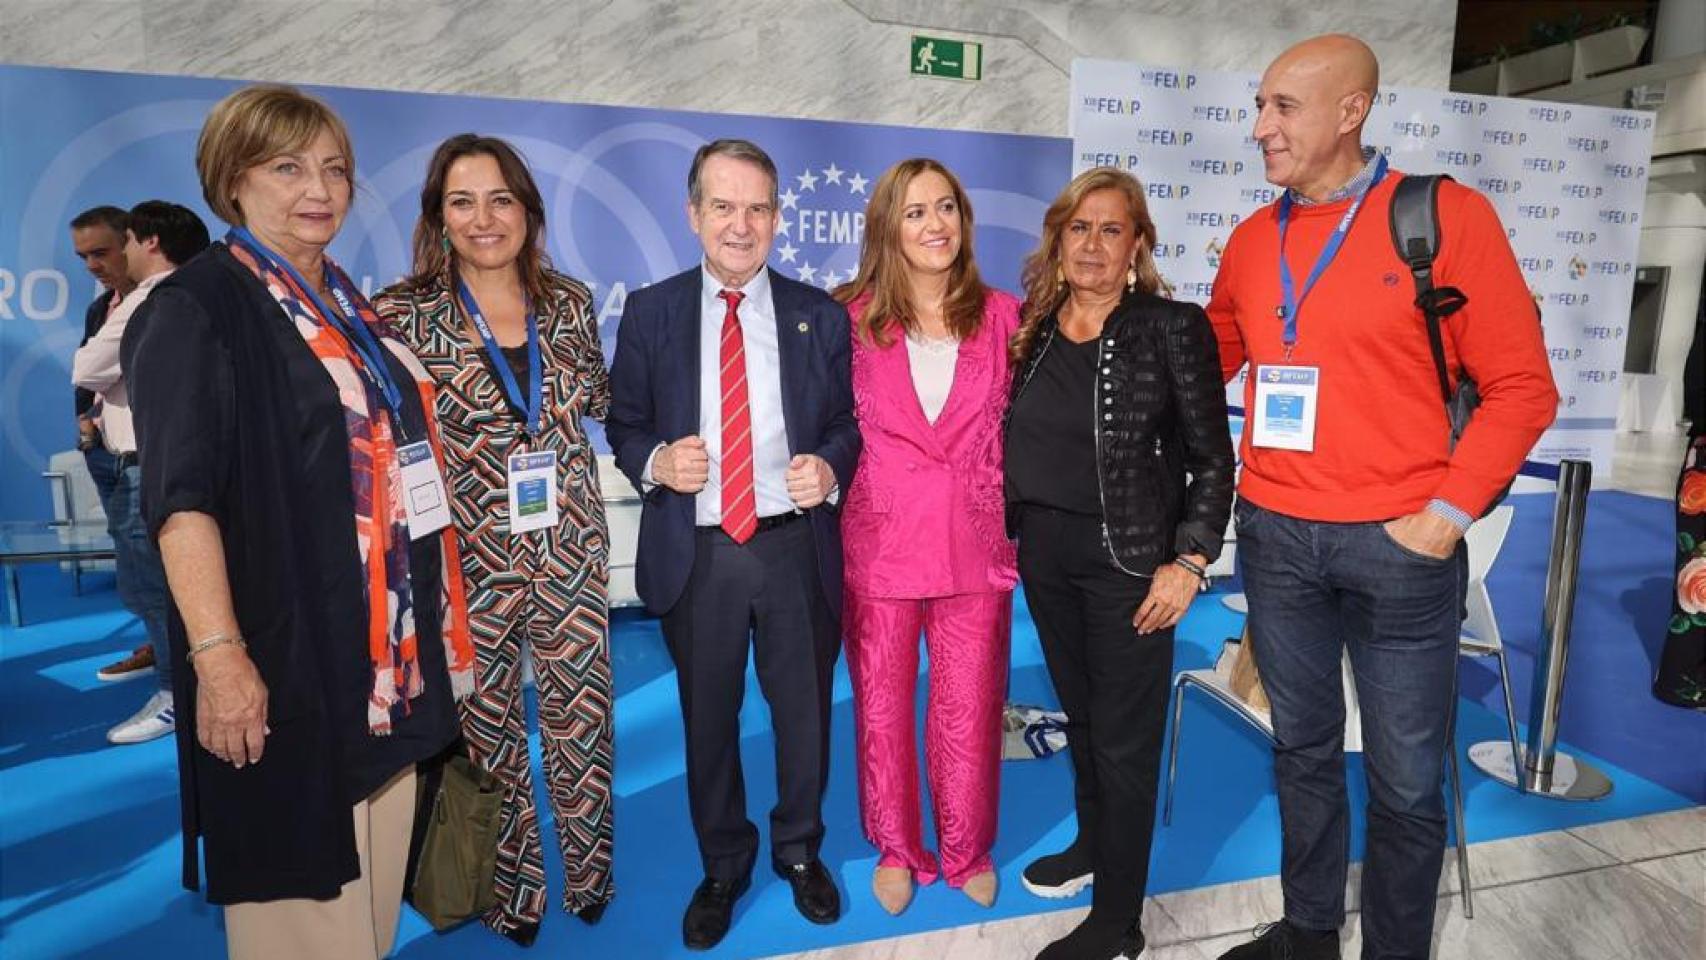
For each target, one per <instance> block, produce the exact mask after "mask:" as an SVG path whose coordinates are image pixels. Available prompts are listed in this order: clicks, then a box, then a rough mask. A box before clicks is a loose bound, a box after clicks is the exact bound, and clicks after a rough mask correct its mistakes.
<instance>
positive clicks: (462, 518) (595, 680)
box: [373, 271, 613, 934]
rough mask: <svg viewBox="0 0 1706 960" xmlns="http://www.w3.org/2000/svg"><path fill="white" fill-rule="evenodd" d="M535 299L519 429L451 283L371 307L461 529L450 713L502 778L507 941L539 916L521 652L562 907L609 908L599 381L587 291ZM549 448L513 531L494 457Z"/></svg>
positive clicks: (541, 887)
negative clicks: (432, 444)
mask: <svg viewBox="0 0 1706 960" xmlns="http://www.w3.org/2000/svg"><path fill="white" fill-rule="evenodd" d="M546 284H547V286H548V287H549V289H550V292H551V296H550V298H549V302H548V303H546V304H543V305H536V307H535V309H536V312H537V314H538V325H539V341H540V342H539V346H540V360H541V367H542V369H543V377H544V385H543V403H544V408H545V418H544V419H545V427H544V429H543V430H542V431H541V432H540V433H539V435H538V436H536V437H533V436H529V435H528V433H527V431H526V429H525V427H524V425H523V422H522V418H521V417H520V416H518V415H517V414H516V413H515V411H514V410H513V409H512V408H511V407H510V405H509V402H508V401H507V400H506V398H505V395H504V389H503V386H502V384H501V382H500V381H499V380H498V379H497V377H496V375H495V374H494V372H493V368H492V366H491V363H490V361H489V359H488V357H487V355H486V352H485V350H484V348H483V346H482V344H481V340H480V337H479V335H478V334H477V333H475V332H474V331H473V330H472V328H471V327H470V325H469V322H468V318H467V317H466V316H465V315H464V313H463V311H462V309H461V308H460V306H458V305H457V304H456V296H455V293H454V289H453V288H452V287H451V286H450V285H449V282H448V278H443V279H441V280H439V281H437V282H434V283H432V284H430V285H427V286H422V287H407V286H402V285H399V286H396V287H391V288H389V289H387V290H385V291H383V292H381V293H380V294H379V295H378V296H377V297H375V298H374V300H373V305H374V308H375V309H376V310H377V311H378V312H379V314H380V316H382V317H385V318H386V319H388V320H390V321H392V322H393V323H395V324H396V325H397V327H398V330H399V332H400V333H401V335H402V338H403V340H404V341H406V342H407V343H408V344H409V346H410V347H412V348H413V349H414V351H415V353H416V354H417V355H418V356H419V357H420V359H421V363H422V364H424V365H425V366H426V369H427V371H428V372H429V373H431V374H432V377H433V380H434V381H435V382H436V383H437V385H438V394H437V405H438V416H439V422H440V424H441V425H442V430H443V434H444V454H445V470H446V473H447V476H446V477H445V480H446V483H447V485H448V486H449V488H450V494H451V512H452V515H453V516H454V518H455V523H456V529H457V532H458V533H459V534H460V541H461V548H462V575H463V579H464V581H465V582H466V585H467V590H468V619H469V624H470V626H471V628H472V632H473V640H474V649H475V656H476V673H477V677H478V680H477V686H476V690H475V692H474V695H473V696H471V697H469V698H468V699H467V700H466V701H464V702H463V703H462V704H461V706H462V712H461V718H462V732H463V735H464V737H465V738H466V740H467V742H468V747H469V750H470V752H471V754H472V755H473V757H474V759H475V760H477V761H478V762H479V763H480V764H481V765H482V766H483V767H484V768H485V769H487V770H490V771H491V772H492V773H493V774H495V775H496V776H497V777H498V778H499V779H500V780H502V781H503V784H504V788H505V791H504V807H503V814H502V818H501V819H502V822H501V825H500V828H499V833H498V854H497V874H496V878H495V883H496V886H497V897H498V899H497V905H496V906H495V907H493V908H492V910H491V911H490V912H489V913H487V915H486V916H485V917H484V918H483V919H484V921H485V923H486V925H487V926H489V927H491V928H492V929H494V930H496V931H498V932H500V933H505V934H512V933H514V932H516V931H525V930H526V928H528V927H529V926H532V928H533V931H537V924H538V923H539V922H540V920H541V919H542V918H543V916H544V912H545V865H544V858H543V853H542V851H541V844H540V838H539V820H538V815H537V812H536V808H535V806H534V799H533V776H532V770H531V767H530V765H529V760H528V749H527V712H526V705H525V701H524V699H523V697H522V690H521V681H522V645H523V643H525V644H527V647H528V650H529V652H530V654H531V656H532V660H533V671H534V675H535V677H536V682H537V690H538V700H539V734H540V736H539V739H540V743H541V747H542V751H541V752H542V753H543V755H544V759H545V779H546V791H547V794H548V796H549V798H550V802H551V812H552V815H553V817H554V819H555V820H556V827H557V841H558V844H559V845H560V846H561V848H562V856H563V873H564V876H565V878H566V884H565V885H566V888H567V889H565V890H564V891H563V905H564V908H565V909H566V910H568V911H570V912H571V913H579V912H582V911H585V910H586V909H587V908H589V907H590V908H594V909H597V907H598V905H600V904H603V903H604V902H606V901H608V900H609V899H610V896H611V894H612V892H613V890H612V888H611V884H610V846H611V815H612V811H613V806H612V803H611V795H610V787H611V779H610V778H611V772H610V763H611V743H610V738H611V673H610V651H609V646H608V641H607V637H606V629H605V628H606V625H607V616H606V578H607V575H608V572H609V568H608V563H609V555H608V550H607V533H606V529H605V522H604V501H603V499H602V495H601V494H600V492H599V484H598V466H597V460H596V458H595V456H594V454H593V450H592V446H591V443H590V442H589V441H588V439H587V435H586V431H585V429H584V428H583V426H582V421H583V419H584V418H586V417H592V418H593V419H596V420H603V419H604V416H605V413H606V411H607V410H608V409H609V406H610V387H609V381H608V379H607V377H606V373H605V368H604V355H603V351H602V349H601V347H600V343H599V338H598V328H597V322H596V320H594V319H593V316H592V313H591V311H590V309H589V302H590V295H589V293H588V292H587V289H586V287H585V286H583V285H581V284H580V283H579V282H577V281H575V280H572V279H570V278H568V277H566V276H563V275H561V274H558V273H553V272H549V271H547V273H546ZM545 450H550V451H554V452H555V453H556V454H557V478H558V486H557V508H558V514H559V518H560V519H559V520H558V523H557V525H556V526H555V527H554V528H550V529H546V530H537V531H532V532H529V533H524V534H519V535H515V536H512V535H511V534H510V530H509V501H508V497H507V493H506V482H507V481H506V467H507V458H508V456H509V455H511V454H515V453H527V452H535V451H545Z"/></svg>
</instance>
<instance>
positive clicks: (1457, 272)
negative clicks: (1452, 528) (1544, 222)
mask: <svg viewBox="0 0 1706 960" xmlns="http://www.w3.org/2000/svg"><path fill="white" fill-rule="evenodd" d="M1400 176H1401V175H1400V174H1398V173H1397V172H1396V171H1394V172H1393V173H1390V174H1388V175H1387V176H1386V178H1385V179H1383V180H1382V181H1381V182H1380V183H1379V184H1378V185H1377V186H1376V187H1375V188H1374V190H1373V191H1372V192H1371V193H1370V194H1369V198H1368V201H1367V202H1366V203H1365V204H1364V205H1363V209H1362V211H1361V212H1360V213H1359V214H1358V215H1357V219H1356V223H1355V224H1354V225H1353V226H1352V227H1351V231H1350V234H1349V235H1348V236H1347V237H1346V238H1345V243H1344V246H1343V247H1341V248H1340V250H1339V255H1338V257H1337V258H1336V259H1335V260H1334V261H1333V263H1332V265H1331V266H1330V267H1328V268H1327V270H1326V272H1325V273H1323V274H1322V275H1321V278H1320V280H1319V281H1317V282H1316V284H1315V287H1314V289H1313V290H1311V291H1310V292H1309V296H1308V297H1307V298H1306V299H1305V300H1304V301H1303V303H1302V305H1301V306H1300V307H1299V309H1298V321H1297V323H1298V338H1297V345H1296V347H1295V349H1294V350H1293V351H1292V357H1291V360H1290V362H1291V363H1293V364H1298V365H1307V366H1315V367H1319V368H1320V370H1321V379H1320V383H1321V387H1320V389H1321V394H1320V402H1319V404H1318V407H1317V409H1318V415H1317V420H1316V426H1315V449H1314V451H1312V452H1309V453H1303V452H1297V451H1291V450H1274V449H1266V448H1260V447H1256V448H1252V447H1251V445H1250V439H1251V435H1252V433H1253V432H1254V431H1253V429H1252V428H1251V426H1250V425H1249V424H1246V426H1245V430H1244V438H1243V442H1242V445H1241V450H1240V454H1241V456H1242V459H1243V467H1244V469H1243V475H1242V479H1241V480H1240V482H1239V490H1238V492H1239V494H1240V495H1241V496H1246V497H1249V499H1250V501H1251V502H1252V503H1255V504H1257V505H1258V506H1261V507H1263V508H1265V509H1269V510H1273V511H1276V512H1278V513H1283V514H1287V515H1289V516H1294V517H1300V518H1303V519H1308V520H1324V521H1332V522H1358V521H1370V520H1385V519H1391V518H1393V517H1398V516H1402V515H1404V514H1407V513H1414V512H1416V511H1417V510H1420V509H1422V508H1423V507H1424V506H1426V505H1427V503H1428V501H1429V500H1430V499H1432V498H1434V497H1438V498H1440V499H1442V500H1444V501H1446V502H1447V503H1450V504H1452V505H1453V506H1455V507H1458V508H1459V509H1461V510H1463V511H1465V512H1466V513H1468V514H1470V515H1471V516H1479V515H1480V514H1481V513H1482V511H1483V510H1484V509H1485V508H1486V507H1487V505H1488V504H1489V503H1490V502H1491V501H1492V499H1493V497H1494V496H1495V495H1496V494H1497V493H1498V491H1499V490H1500V489H1502V488H1503V487H1504V486H1505V484H1507V483H1509V482H1510V479H1511V477H1513V476H1514V475H1515V474H1516V471H1517V469H1518V468H1519V467H1520V466H1521V465H1522V461H1523V457H1525V456H1526V455H1527V453H1528V451H1529V449H1530V448H1531V447H1533V446H1534V443H1535V441H1536V440H1538V439H1539V438H1540V434H1541V433H1542V432H1543V431H1545V429H1546V428H1547V427H1548V426H1549V425H1551V423H1552V418H1553V416H1554V415H1555V414H1556V412H1557V407H1558V391H1557V389H1556V388H1555V387H1554V386H1553V384H1552V371H1551V367H1550V365H1549V363H1548V361H1547V356H1546V346H1545V343H1544V341H1543V340H1542V337H1541V328H1540V319H1539V314H1538V312H1537V311H1536V310H1535V308H1534V301H1533V300H1532V299H1531V297H1530V295H1529V292H1528V286H1527V284H1526V283H1525V282H1524V280H1523V276H1522V271H1521V270H1520V269H1519V268H1518V266H1517V262H1516V257H1515V255H1514V254H1513V253H1512V252H1511V248H1510V243H1509V242H1508V241H1507V240H1506V239H1505V231H1504V227H1503V226H1502V225H1501V224H1500V223H1499V218H1498V215H1497V214H1496V213H1494V212H1493V208H1492V205H1491V204H1489V203H1488V202H1487V200H1486V198H1485V197H1482V196H1481V195H1480V194H1479V193H1476V192H1475V191H1473V190H1471V189H1469V188H1467V187H1464V186H1461V185H1459V184H1456V183H1451V182H1447V183H1443V184H1442V185H1441V187H1440V192H1439V219H1440V245H1439V256H1438V258H1437V259H1436V261H1435V263H1434V278H1435V280H1434V282H1435V284H1436V285H1437V286H1454V287H1457V288H1458V289H1460V290H1462V291H1463V292H1464V293H1465V294H1467V295H1468V297H1469V303H1468V305H1467V306H1465V307H1464V308H1463V309H1462V310H1459V311H1458V312H1457V313H1456V314H1454V315H1453V316H1452V317H1451V318H1450V319H1449V320H1447V321H1446V325H1445V354H1446V360H1447V365H1448V366H1449V367H1450V369H1451V370H1452V373H1453V382H1454V383H1455V379H1456V374H1457V371H1459V370H1467V371H1468V372H1469V375H1470V377H1471V378H1472V379H1474V381H1475V383H1476V385H1477V386H1478V387H1479V388H1480V391H1481V396H1482V403H1481V407H1480V409H1478V410H1477V411H1476V412H1475V416H1474V419H1473V420H1471V421H1470V425H1469V429H1468V430H1467V432H1465V433H1464V435H1463V437H1462V439H1461V440H1460V441H1459V442H1458V445H1457V449H1456V451H1455V452H1452V450H1451V449H1450V447H1451V429H1450V425H1449V423H1448V421H1447V419H1446V413H1445V404H1444V401H1443V400H1442V399H1441V397H1440V392H1439V379H1438V375H1437V374H1436V373H1435V372H1434V362H1433V354H1432V353H1431V351H1430V350H1429V348H1428V334H1427V325H1426V322H1425V320H1424V319H1423V317H1422V313H1421V311H1420V310H1418V309H1416V308H1415V306H1414V305H1413V301H1414V299H1415V283H1414V281H1413V280H1412V279H1411V277H1410V271H1409V268H1408V267H1407V266H1405V264H1404V262H1403V261H1402V260H1400V259H1399V258H1398V254H1397V252H1396V251H1395V250H1394V249H1393V245H1392V235H1391V228H1390V226H1389V217H1388V211H1389V209H1390V207H1391V203H1392V190H1393V186H1394V185H1395V184H1396V183H1397V182H1398V179H1399V177H1400ZM1350 203H1351V201H1349V200H1343V201H1339V202H1336V203H1325V204H1319V205H1310V206H1294V207H1293V208H1292V214H1291V226H1290V229H1289V230H1288V231H1287V237H1286V260H1287V261H1288V262H1289V264H1290V266H1291V274H1292V276H1293V278H1295V279H1296V281H1297V284H1298V289H1299V290H1300V291H1301V289H1302V285H1303V283H1304V281H1305V279H1306V278H1307V277H1308V276H1309V272H1310V270H1311V269H1312V268H1313V267H1314V265H1315V259H1316V257H1318V256H1319V255H1320V253H1321V249H1322V248H1323V247H1324V246H1325V245H1326V243H1327V238H1328V237H1329V236H1330V235H1331V234H1332V232H1333V230H1334V229H1335V228H1336V227H1337V226H1338V223H1339V219H1340V217H1341V216H1343V214H1344V212H1345V210H1346V209H1347V208H1348V207H1349V206H1350ZM1277 212H1278V204H1277V203H1273V204H1269V205H1267V206H1265V207H1263V208H1262V209H1260V210H1258V211H1256V212H1255V213H1254V214H1253V215H1252V216H1251V217H1250V219H1248V220H1246V221H1244V222H1243V223H1241V224H1239V225H1238V228H1237V229H1236V230H1234V231H1233V233H1232V238H1231V240H1230V241H1228V243H1227V245H1226V250H1225V252H1224V254H1223V255H1222V257H1221V262H1220V273H1219V275H1218V276H1216V278H1215V282H1214V296H1213V298H1212V300H1211V301H1210V303H1209V305H1208V315H1209V319H1210V320H1211V321H1212V322H1213V324H1214V330H1215V335H1216V336H1217V337H1218V338H1219V341H1220V364H1221V367H1222V372H1223V373H1224V374H1225V375H1226V378H1227V379H1228V380H1231V379H1232V377H1233V376H1235V375H1236V374H1237V372H1238V369H1239V368H1240V367H1242V366H1243V365H1244V362H1245V360H1246V359H1248V360H1249V361H1250V363H1251V366H1252V367H1255V366H1257V365H1262V364H1283V363H1286V362H1287V361H1286V359H1285V351H1284V346H1283V343H1282V341H1281V322H1280V320H1279V318H1278V317H1277V316H1276V315H1275V308H1276V307H1277V306H1279V304H1280V302H1281V294H1280V280H1279V225H1278V218H1277ZM1254 395H1255V382H1254V379H1253V378H1246V382H1245V385H1244V407H1245V409H1246V410H1251V409H1253V403H1252V401H1253V398H1254Z"/></svg>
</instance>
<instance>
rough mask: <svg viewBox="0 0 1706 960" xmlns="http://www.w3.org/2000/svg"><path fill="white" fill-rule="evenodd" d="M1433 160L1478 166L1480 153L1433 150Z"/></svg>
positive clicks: (1448, 164) (1449, 163)
mask: <svg viewBox="0 0 1706 960" xmlns="http://www.w3.org/2000/svg"><path fill="white" fill-rule="evenodd" d="M1388 155H1390V152H1389V153H1388ZM1434 162H1435V163H1437V164H1440V165H1442V166H1447V167H1478V166H1480V165H1481V155H1480V154H1479V153H1472V152H1470V151H1468V150H1435V151H1434Z"/></svg>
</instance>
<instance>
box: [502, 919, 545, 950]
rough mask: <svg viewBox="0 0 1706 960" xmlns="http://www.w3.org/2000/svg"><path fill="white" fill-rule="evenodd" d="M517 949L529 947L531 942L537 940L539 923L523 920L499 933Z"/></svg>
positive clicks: (531, 944)
mask: <svg viewBox="0 0 1706 960" xmlns="http://www.w3.org/2000/svg"><path fill="white" fill-rule="evenodd" d="M499 932H500V933H502V934H503V935H504V936H505V937H507V938H508V939H510V940H511V941H513V942H514V943H515V945H516V946H518V947H531V946H533V941H535V940H537V939H539V921H537V920H524V921H522V922H521V923H520V924H517V925H516V926H513V927H510V928H509V929H507V930H502V931H499Z"/></svg>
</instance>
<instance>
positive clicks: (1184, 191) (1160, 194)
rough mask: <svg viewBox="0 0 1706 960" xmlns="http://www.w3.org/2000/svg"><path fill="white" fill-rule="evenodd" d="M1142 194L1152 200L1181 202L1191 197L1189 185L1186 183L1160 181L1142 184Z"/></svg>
mask: <svg viewBox="0 0 1706 960" xmlns="http://www.w3.org/2000/svg"><path fill="white" fill-rule="evenodd" d="M1143 192H1144V193H1147V194H1148V195H1149V196H1150V198H1151V199H1154V200H1183V199H1185V198H1186V197H1188V196H1190V195H1191V185H1190V184H1188V183H1167V182H1165V181H1162V180H1151V181H1149V182H1148V183H1146V184H1144V186H1143Z"/></svg>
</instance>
